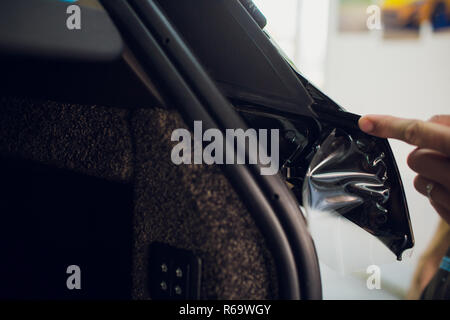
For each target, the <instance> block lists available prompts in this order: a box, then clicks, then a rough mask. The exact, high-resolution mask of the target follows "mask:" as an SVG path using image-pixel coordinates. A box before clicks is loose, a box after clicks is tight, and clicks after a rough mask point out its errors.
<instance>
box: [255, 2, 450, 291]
mask: <svg viewBox="0 0 450 320" xmlns="http://www.w3.org/2000/svg"><path fill="white" fill-rule="evenodd" d="M255 3H256V4H257V5H258V7H260V9H261V11H262V12H263V13H264V14H265V15H266V17H267V18H268V21H269V24H268V31H269V32H270V33H271V34H272V36H273V37H274V38H275V39H277V40H280V41H278V42H279V44H280V46H281V47H282V48H283V49H284V50H285V51H286V53H287V54H288V55H289V56H290V57H291V58H292V60H294V62H295V63H296V65H297V67H298V68H299V70H300V71H301V72H302V73H303V74H304V75H305V76H306V77H307V78H309V79H311V80H312V82H314V83H316V85H318V86H319V87H320V88H322V89H323V90H324V92H325V93H327V94H328V95H329V96H330V97H331V98H333V99H334V100H335V101H336V102H338V103H339V104H340V105H342V106H343V107H344V108H346V109H347V110H348V111H351V112H354V113H359V114H367V113H378V114H391V115H396V116H403V117H410V118H419V119H428V118H429V117H431V116H432V115H434V114H443V113H444V114H449V113H450V33H442V34H434V33H432V32H431V29H430V28H429V27H426V26H425V27H424V28H422V30H421V35H420V37H419V38H417V39H395V40H394V39H391V40H387V39H383V37H382V31H370V32H369V31H367V32H362V33H340V32H338V31H337V17H338V1H336V0H331V1H330V0H282V1H273V0H255ZM324 28H325V29H324ZM391 145H392V148H393V150H394V153H395V156H396V159H397V162H398V165H399V169H400V172H401V176H402V179H403V182H404V186H405V190H406V196H407V200H408V204H409V210H410V214H411V219H412V224H413V229H414V232H415V239H416V246H415V249H414V253H413V256H412V258H410V259H405V261H404V262H396V263H393V264H390V265H383V266H381V270H382V289H381V290H368V289H367V287H366V283H365V279H363V278H358V277H357V276H351V275H350V276H345V277H343V276H340V275H339V274H337V273H335V272H334V271H333V270H331V269H330V268H328V267H326V266H322V277H323V280H324V281H323V286H324V297H325V298H329V299H396V298H397V299H398V298H402V297H403V296H404V294H405V293H406V290H407V288H408V287H409V284H410V281H411V277H412V274H413V271H414V268H415V266H416V263H417V259H418V257H419V256H420V254H421V252H423V250H424V248H425V246H426V245H427V243H428V241H429V240H430V238H431V236H432V234H433V232H434V230H435V228H436V225H437V222H438V217H437V214H436V213H435V212H434V210H433V208H432V207H431V205H430V204H429V202H428V200H427V199H426V198H425V197H423V196H421V195H420V194H418V193H417V192H416V191H415V190H414V187H413V185H412V181H413V178H414V176H415V174H414V172H412V171H411V170H410V169H409V168H408V167H407V166H406V157H407V155H408V153H409V152H410V151H412V147H411V146H407V145H406V144H403V143H400V142H397V141H392V142H391ZM355 241H357V239H355Z"/></svg>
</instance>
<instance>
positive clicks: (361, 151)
mask: <svg viewBox="0 0 450 320" xmlns="http://www.w3.org/2000/svg"><path fill="white" fill-rule="evenodd" d="M384 158H385V154H384V153H383V152H378V153H377V152H371V150H367V146H366V145H364V144H362V143H361V142H360V141H358V140H355V139H353V138H352V136H351V135H349V134H347V133H346V132H344V131H343V130H339V129H335V130H334V131H333V132H331V134H330V135H329V136H328V137H327V138H325V140H324V141H323V142H322V143H321V145H320V148H319V150H318V151H317V153H316V154H315V155H314V157H313V159H312V161H311V163H310V165H309V168H308V170H307V173H306V176H305V180H304V184H303V193H302V196H303V207H304V209H305V211H306V214H307V218H308V223H309V227H310V231H311V234H312V236H313V239H314V241H315V243H316V247H317V251H318V255H319V258H320V259H321V260H322V262H324V263H325V264H327V265H328V266H330V267H331V268H333V269H335V270H338V271H340V272H342V273H346V272H352V271H356V270H360V269H365V268H367V267H368V266H370V265H372V264H385V263H389V262H394V261H395V258H396V256H395V254H394V253H392V252H391V251H390V250H389V248H388V247H387V246H386V245H385V243H386V242H384V243H383V242H382V241H381V240H383V239H387V238H392V237H394V238H395V237H398V235H397V234H394V233H392V232H391V230H390V229H389V228H388V227H387V225H388V223H387V222H388V220H389V215H390V214H392V213H391V212H389V206H388V201H389V199H390V194H391V192H390V191H391V190H390V186H389V177H388V173H387V172H388V171H387V167H386V164H385V161H384Z"/></svg>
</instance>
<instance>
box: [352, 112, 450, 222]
mask: <svg viewBox="0 0 450 320" xmlns="http://www.w3.org/2000/svg"><path fill="white" fill-rule="evenodd" d="M359 127H360V128H361V130H362V131H364V132H366V133H368V134H371V135H374V136H377V137H381V138H393V139H398V140H402V141H404V142H406V143H409V144H411V145H414V146H417V148H416V149H415V150H414V151H413V152H411V154H410V155H409V156H408V166H409V167H410V168H411V169H412V170H413V171H414V172H416V173H417V176H416V178H415V179H414V186H415V188H416V190H417V191H419V192H420V193H421V194H423V195H425V196H427V185H429V184H430V183H432V184H433V186H434V187H433V189H432V191H431V199H430V202H431V205H432V206H433V207H434V209H435V210H436V211H437V212H438V213H439V214H440V215H441V217H442V218H443V219H444V220H445V221H446V222H447V224H450V115H440V116H434V117H433V118H431V119H430V120H428V121H421V120H412V119H402V118H396V117H391V116H381V115H368V116H364V117H362V118H361V119H360V120H359Z"/></svg>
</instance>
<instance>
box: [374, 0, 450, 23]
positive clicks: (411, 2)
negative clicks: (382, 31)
mask: <svg viewBox="0 0 450 320" xmlns="http://www.w3.org/2000/svg"><path fill="white" fill-rule="evenodd" d="M382 11H383V22H384V24H385V26H386V28H388V29H391V28H396V29H399V28H412V29H417V28H419V26H420V24H421V23H422V22H423V21H430V22H431V23H432V24H433V26H437V27H442V26H443V24H444V25H445V24H446V23H448V21H450V0H385V1H383V3H382ZM442 19H444V21H442Z"/></svg>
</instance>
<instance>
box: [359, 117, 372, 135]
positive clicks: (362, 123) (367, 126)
mask: <svg viewBox="0 0 450 320" xmlns="http://www.w3.org/2000/svg"><path fill="white" fill-rule="evenodd" d="M358 125H359V128H360V129H361V130H362V131H364V132H366V133H371V132H373V131H374V129H375V124H374V123H373V121H372V120H370V119H369V118H368V117H367V116H364V117H362V118H360V119H359V121H358Z"/></svg>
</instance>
